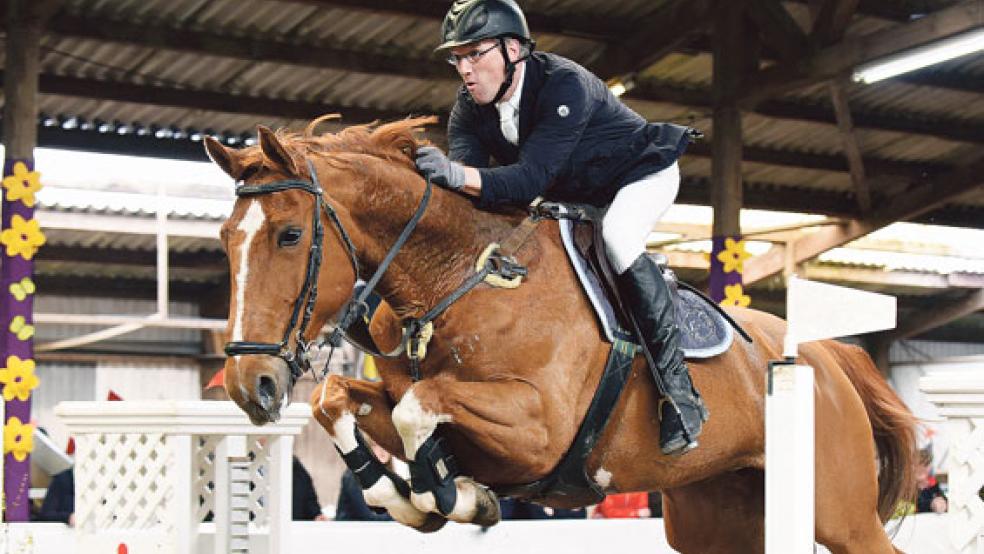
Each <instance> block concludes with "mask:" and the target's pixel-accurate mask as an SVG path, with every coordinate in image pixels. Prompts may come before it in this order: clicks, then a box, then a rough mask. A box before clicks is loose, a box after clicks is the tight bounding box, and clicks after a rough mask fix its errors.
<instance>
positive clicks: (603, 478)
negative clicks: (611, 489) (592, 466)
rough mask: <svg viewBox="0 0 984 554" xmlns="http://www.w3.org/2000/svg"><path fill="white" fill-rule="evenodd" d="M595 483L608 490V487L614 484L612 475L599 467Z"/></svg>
mask: <svg viewBox="0 0 984 554" xmlns="http://www.w3.org/2000/svg"><path fill="white" fill-rule="evenodd" d="M594 482H595V483H597V484H598V486H599V487H601V488H603V489H607V488H608V485H611V484H612V474H611V472H610V471H607V470H606V469H605V468H603V467H599V468H598V471H596V472H595V474H594Z"/></svg>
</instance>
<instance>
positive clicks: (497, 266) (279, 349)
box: [225, 160, 536, 387]
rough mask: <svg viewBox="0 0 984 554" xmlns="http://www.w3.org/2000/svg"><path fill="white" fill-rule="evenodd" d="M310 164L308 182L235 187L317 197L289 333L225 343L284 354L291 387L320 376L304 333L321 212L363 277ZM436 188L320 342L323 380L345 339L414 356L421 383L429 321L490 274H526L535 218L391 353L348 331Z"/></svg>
mask: <svg viewBox="0 0 984 554" xmlns="http://www.w3.org/2000/svg"><path fill="white" fill-rule="evenodd" d="M307 166H308V171H309V173H310V175H311V180H309V181H307V180H302V179H286V180H282V181H273V182H270V183H264V184H262V185H242V186H240V187H238V188H237V189H236V196H238V197H241V198H248V197H251V196H260V195H264V194H273V193H277V192H283V191H288V190H300V191H303V192H306V193H308V194H311V195H312V196H313V197H314V201H315V203H314V208H313V213H312V226H313V229H314V236H313V237H312V239H311V248H310V251H309V254H308V262H307V271H306V273H305V277H304V284H303V285H302V286H301V290H300V292H299V293H298V296H297V300H295V301H294V309H293V311H292V312H291V316H290V321H289V322H288V324H287V329H286V330H285V331H284V337H283V339H281V341H280V342H278V343H272V342H254V341H232V342H228V343H226V345H225V353H226V355H228V356H243V355H266V356H274V357H277V358H280V359H281V360H283V361H284V362H285V363H286V364H287V367H288V368H289V369H290V386H291V387H293V386H294V384H295V383H296V382H297V380H298V379H299V378H300V377H301V376H302V375H304V373H306V372H308V371H311V372H312V373H313V374H314V375H315V378H316V379H317V378H318V377H319V376H318V375H317V374H316V373H314V369H313V368H312V367H311V361H310V359H309V358H308V351H310V349H311V345H312V343H313V342H314V341H313V340H312V341H308V340H305V338H304V334H305V332H306V331H307V327H308V325H309V324H310V322H311V318H312V315H313V313H314V306H315V303H316V302H317V298H318V276H319V274H320V271H321V256H322V250H323V248H324V244H323V243H324V225H323V224H322V222H321V213H322V212H324V213H325V214H326V215H327V216H328V219H329V221H331V223H332V224H333V225H334V226H335V228H336V229H337V230H338V233H339V235H340V236H341V238H342V242H343V243H344V244H345V248H346V251H347V254H348V257H349V260H350V261H351V262H352V268H353V269H354V270H355V277H356V279H357V280H359V279H360V278H361V272H360V270H359V262H358V258H357V257H356V250H355V245H354V244H353V243H352V239H351V237H350V235H349V233H348V232H347V231H346V230H345V226H344V225H343V224H342V222H341V220H340V219H339V218H338V214H337V212H336V211H335V209H334V208H333V207H332V206H331V205H330V204H328V202H326V201H325V199H324V194H323V191H322V188H321V184H320V183H319V182H318V175H317V173H316V172H315V169H314V165H313V164H312V163H311V161H310V160H307ZM432 192H433V185H432V183H431V182H430V180H427V187H426V188H425V189H424V195H423V197H422V198H421V200H420V204H419V205H418V206H417V210H416V212H415V213H414V214H413V216H412V217H411V218H410V220H409V221H408V222H407V224H406V225H405V226H404V228H403V231H402V232H401V233H400V235H399V237H397V239H396V241H395V242H394V243H393V245H392V246H391V247H390V249H389V251H388V252H387V253H386V256H385V257H384V258H383V261H382V262H381V263H380V264H379V267H377V268H376V271H375V273H373V275H372V276H371V277H370V278H369V279H368V280H367V281H366V284H365V286H364V287H363V288H362V290H361V291H359V292H358V293H357V294H354V295H353V297H352V298H350V299H349V301H348V302H347V303H346V304H345V307H344V308H343V310H342V315H341V317H340V318H339V322H338V325H336V326H335V329H334V330H333V331H332V332H331V334H330V335H329V336H328V337H327V339H326V340H325V341H324V342H322V343H321V344H319V345H318V346H324V345H325V344H328V345H331V353H329V356H328V360H327V361H326V362H325V366H324V368H323V369H322V371H321V375H320V377H321V378H324V376H325V375H326V374H327V372H328V364H329V362H330V361H331V355H332V354H334V350H335V348H337V347H339V346H341V343H342V340H343V339H344V340H347V341H348V342H349V343H351V344H352V345H353V346H356V347H357V348H359V349H360V350H363V351H364V352H366V353H368V354H371V355H373V356H378V357H382V358H397V357H399V356H401V355H402V354H403V353H404V352H406V354H407V357H408V358H409V360H410V377H411V378H412V379H413V380H414V381H419V380H420V360H421V358H423V353H422V347H423V346H424V345H425V344H426V342H427V340H429V324H430V323H431V322H432V321H434V320H435V319H437V318H438V317H439V316H440V315H441V314H442V313H444V311H445V310H447V309H448V307H450V306H451V305H452V304H454V303H455V302H456V301H457V300H458V299H460V298H461V297H462V296H464V295H465V294H466V293H467V292H468V291H470V290H471V289H473V288H475V287H476V286H478V284H479V283H482V282H483V281H485V280H486V279H487V278H488V277H489V276H490V275H497V276H500V277H503V278H505V279H514V278H516V277H517V276H520V277H521V276H525V275H526V268H524V267H522V266H521V265H519V264H518V263H517V262H516V260H515V259H514V258H513V257H512V253H513V252H514V251H515V250H516V249H518V248H519V247H520V246H522V244H523V243H524V242H525V241H526V239H527V238H528V237H529V235H530V234H531V233H532V230H533V228H534V227H535V225H536V221H535V220H534V221H533V222H532V223H529V221H530V220H526V221H524V223H523V225H521V226H520V227H519V228H517V229H516V231H515V232H514V233H513V235H512V236H510V238H509V240H508V241H507V245H506V246H505V247H504V248H499V249H496V250H493V251H492V252H491V253H490V254H489V255H488V256H487V258H486V259H485V261H484V263H483V265H482V267H481V268H479V269H476V272H475V273H474V274H473V275H471V276H470V277H469V278H468V279H466V280H465V282H464V283H462V284H461V285H460V286H459V287H458V288H457V289H455V290H454V291H453V292H451V293H450V294H449V295H448V296H446V297H445V298H444V299H443V300H441V301H440V302H438V303H437V305H435V306H434V307H433V308H431V309H430V310H428V311H427V312H426V313H425V314H424V315H423V316H421V317H419V318H411V319H408V320H406V321H405V322H404V325H403V336H402V338H401V340H400V344H399V345H398V346H397V347H396V348H395V349H393V350H391V351H389V352H380V351H379V349H378V348H375V347H374V346H375V345H373V346H372V347H370V346H367V345H364V344H361V343H360V342H359V341H357V340H354V339H353V337H351V336H349V335H347V334H346V332H347V331H348V329H349V327H351V326H352V324H353V323H355V322H356V321H358V320H359V319H360V318H362V317H364V316H365V315H366V313H368V311H369V307H368V304H367V303H366V300H367V299H368V298H369V295H370V294H372V292H373V291H374V290H375V288H376V286H377V285H378V284H379V281H380V280H381V279H382V278H383V274H384V273H385V272H386V270H387V269H388V268H389V266H390V264H391V263H392V262H393V259H394V258H395V257H396V255H397V254H398V253H399V251H400V250H401V249H402V248H403V246H404V245H405V244H406V242H407V240H408V239H409V238H410V234H411V233H413V230H414V229H415V228H416V227H417V224H418V223H420V220H421V219H422V218H423V216H424V212H425V211H426V210H427V206H428V204H429V203H430V198H431V194H432ZM305 299H306V301H305ZM302 306H303V310H304V311H303V317H302V316H301V309H302ZM299 317H300V318H301V321H300V324H298V318H299ZM292 335H293V336H294V338H295V348H294V350H293V351H291V350H290V339H291V336H292Z"/></svg>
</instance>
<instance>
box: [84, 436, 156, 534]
mask: <svg viewBox="0 0 984 554" xmlns="http://www.w3.org/2000/svg"><path fill="white" fill-rule="evenodd" d="M76 443H77V452H78V454H79V455H78V456H77V459H76V466H75V474H76V475H75V480H76V483H78V484H79V485H78V490H77V491H76V518H77V519H78V521H77V525H78V526H79V529H81V530H85V531H87V532H94V531H95V530H97V529H99V530H106V529H149V528H151V527H158V526H164V527H165V528H166V529H170V528H171V527H172V526H173V522H171V521H170V520H169V514H168V512H167V509H166V508H167V504H168V500H169V499H170V497H171V495H172V494H173V491H172V490H171V487H170V480H169V479H168V475H167V472H168V466H169V465H170V464H171V460H170V455H169V450H168V448H167V444H166V438H165V437H164V435H163V434H160V433H125V434H120V433H101V434H87V435H81V436H79V437H77V438H76Z"/></svg>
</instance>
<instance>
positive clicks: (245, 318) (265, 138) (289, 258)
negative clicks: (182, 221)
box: [206, 127, 356, 424]
mask: <svg viewBox="0 0 984 554" xmlns="http://www.w3.org/2000/svg"><path fill="white" fill-rule="evenodd" d="M206 148H207V150H208V153H209V155H210V156H211V158H212V160H213V161H214V162H215V163H216V164H218V165H219V166H220V167H221V168H222V169H223V170H224V171H225V172H226V173H228V174H229V175H230V176H231V177H232V178H233V179H235V180H236V181H237V189H236V194H237V196H238V199H237V200H236V204H235V206H234V208H233V211H232V215H231V216H230V217H229V219H228V220H226V222H225V224H223V226H222V234H221V238H222V244H223V246H224V248H225V250H226V254H227V255H228V258H229V270H230V277H231V283H230V290H231V298H230V302H229V324H228V327H227V328H226V332H227V333H228V337H229V340H230V343H229V345H228V347H227V352H228V353H229V354H230V357H229V358H228V360H227V361H226V364H225V387H226V390H227V391H228V392H229V396H230V397H231V398H232V399H233V400H235V402H236V403H237V404H238V405H239V406H240V407H241V408H242V409H243V410H244V411H245V412H246V413H247V414H248V415H249V417H250V419H251V420H252V421H253V423H255V424H263V423H266V422H269V421H275V420H277V419H278V418H279V416H280V410H281V408H282V407H283V406H285V405H286V404H287V402H288V399H289V395H290V390H291V387H292V386H293V383H294V381H295V380H296V379H297V377H299V372H300V369H301V368H303V367H304V364H305V363H306V362H305V360H304V353H303V350H300V351H299V349H298V342H299V341H301V342H302V343H304V342H306V341H310V340H312V339H313V337H315V336H316V335H317V332H318V330H319V329H320V328H321V326H322V325H324V323H325V320H326V319H327V317H328V316H329V315H330V314H332V313H334V312H335V311H337V310H338V308H339V307H340V306H341V305H342V304H343V303H344V302H345V301H346V300H347V298H348V295H349V293H350V292H351V290H352V288H353V286H354V284H355V279H356V275H355V269H354V265H353V260H352V259H351V258H350V251H349V249H348V246H347V244H345V242H344V241H343V240H342V239H341V235H340V233H339V232H338V231H337V229H332V228H330V227H331V226H332V223H331V222H330V221H328V218H326V217H324V214H325V209H326V208H327V203H326V201H325V200H324V199H323V198H322V192H321V190H320V188H319V187H318V185H317V181H315V180H313V179H312V178H311V176H310V174H309V171H308V167H307V165H306V164H305V163H304V157H303V156H301V155H299V153H298V152H296V151H294V150H292V149H289V148H288V147H286V146H285V144H283V143H282V141H281V139H280V138H279V137H278V136H277V135H276V134H274V133H273V132H271V131H270V130H269V129H266V128H264V127H260V128H259V146H258V147H253V148H248V149H244V150H241V151H235V150H230V149H227V148H225V147H224V146H222V144H221V143H219V142H218V141H216V140H212V139H208V140H207V141H206ZM309 310H310V311H309ZM302 348H303V346H302Z"/></svg>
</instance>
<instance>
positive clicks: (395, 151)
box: [276, 114, 437, 168]
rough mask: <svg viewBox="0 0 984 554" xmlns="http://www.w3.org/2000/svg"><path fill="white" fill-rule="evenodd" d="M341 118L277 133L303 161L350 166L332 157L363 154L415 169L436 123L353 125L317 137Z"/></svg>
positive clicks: (432, 120) (322, 119) (421, 120)
mask: <svg viewBox="0 0 984 554" xmlns="http://www.w3.org/2000/svg"><path fill="white" fill-rule="evenodd" d="M338 117H339V116H338V115H337V114H328V115H323V116H321V117H318V118H317V119H314V120H313V121H311V123H309V124H308V125H307V127H305V129H304V131H303V132H301V133H298V132H294V131H290V130H288V129H285V128H281V129H278V130H277V131H276V135H277V139H278V140H279V141H280V143H281V144H282V145H283V146H284V147H285V148H287V149H289V150H291V151H293V152H295V153H297V154H298V155H300V156H302V157H305V156H308V155H310V154H320V155H327V156H328V158H329V160H331V161H332V162H336V163H342V164H345V165H348V163H347V162H346V159H347V157H346V156H339V155H332V154H362V155H366V156H371V157H374V158H379V159H380V160H383V161H386V162H389V163H396V164H400V165H404V166H407V167H410V168H413V167H414V164H413V154H414V152H415V151H416V150H417V147H418V146H422V145H424V144H427V141H426V140H424V139H423V138H421V137H420V136H419V135H420V134H421V133H422V132H423V128H424V126H425V125H430V124H434V123H437V117H435V116H429V117H417V118H407V119H401V120H397V121H392V122H389V123H379V122H378V121H375V122H372V123H367V124H365V125H352V126H350V127H346V128H344V129H342V130H341V131H338V132H337V133H330V132H326V133H321V134H317V133H315V131H316V129H317V127H318V125H320V124H321V123H323V122H325V121H328V120H331V119H337V118H338Z"/></svg>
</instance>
